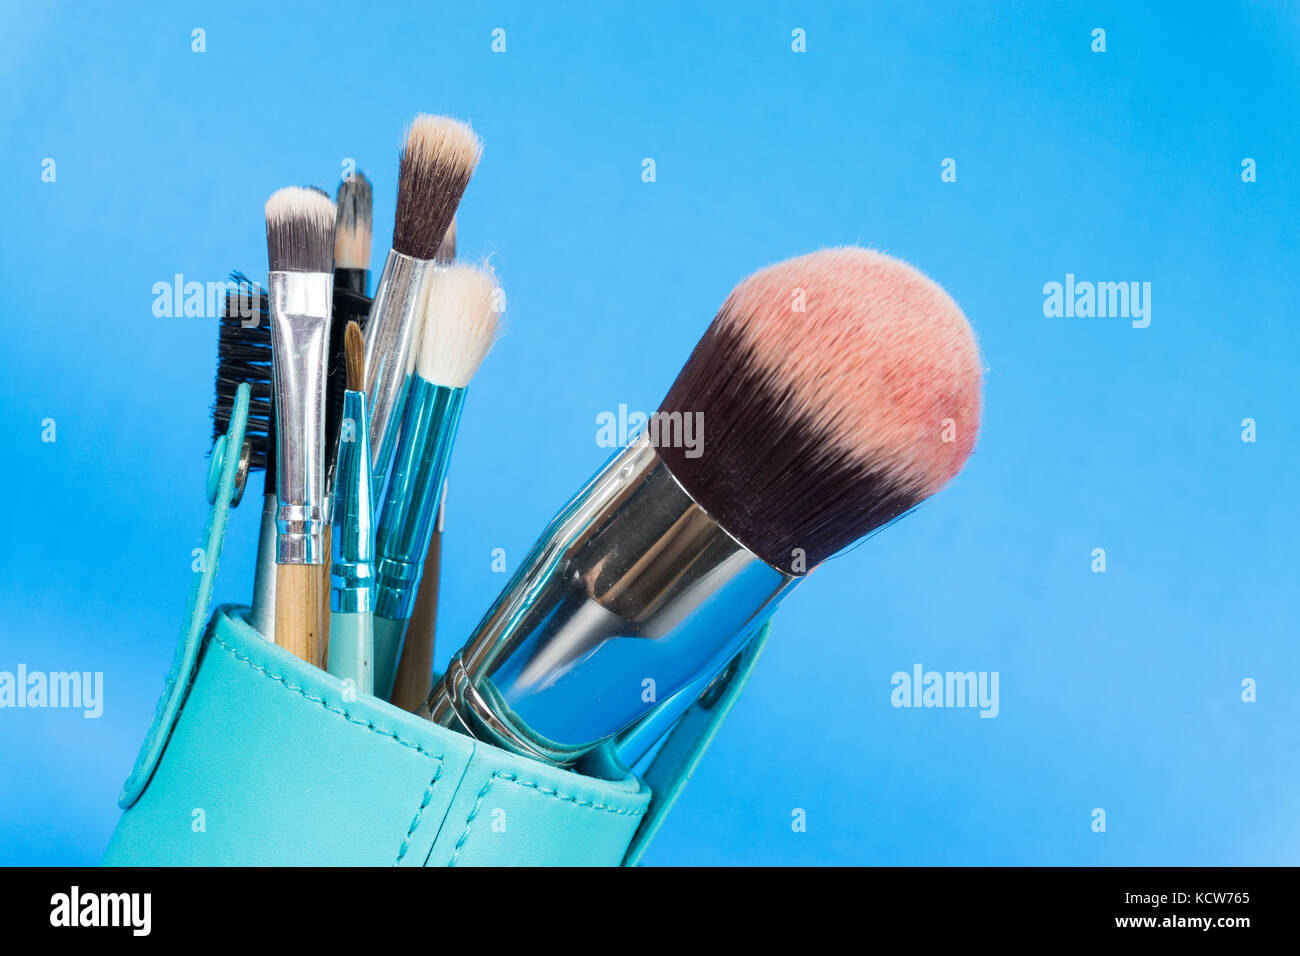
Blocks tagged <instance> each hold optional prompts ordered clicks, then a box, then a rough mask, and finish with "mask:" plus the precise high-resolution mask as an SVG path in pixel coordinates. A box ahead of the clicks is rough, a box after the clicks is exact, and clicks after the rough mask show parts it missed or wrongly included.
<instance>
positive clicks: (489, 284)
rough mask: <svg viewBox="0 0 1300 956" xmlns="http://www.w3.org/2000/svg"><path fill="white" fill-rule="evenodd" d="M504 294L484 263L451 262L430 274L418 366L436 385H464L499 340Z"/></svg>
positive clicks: (417, 357)
mask: <svg viewBox="0 0 1300 956" xmlns="http://www.w3.org/2000/svg"><path fill="white" fill-rule="evenodd" d="M500 301H501V294H500V291H499V287H498V286H497V280H496V276H495V275H493V273H492V271H491V270H490V269H488V268H487V267H485V266H474V265H467V264H458V265H450V266H447V267H445V268H442V269H436V270H435V271H434V272H433V273H431V274H430V276H429V288H428V293H427V297H426V298H425V310H424V323H423V329H422V332H421V336H420V343H419V352H418V354H417V356H416V360H415V370H416V372H417V373H418V374H419V376H420V377H421V378H423V379H425V380H426V381H429V382H432V383H433V384H434V385H445V386H448V387H449V388H464V387H465V386H466V385H468V384H469V383H470V380H471V379H473V378H474V375H475V373H477V372H478V369H479V366H480V365H481V364H482V363H483V358H484V356H486V355H487V353H488V350H489V349H490V348H491V347H492V343H493V342H494V341H495V340H496V336H497V331H498V328H499V326H500V317H501V316H500V312H499V303H500Z"/></svg>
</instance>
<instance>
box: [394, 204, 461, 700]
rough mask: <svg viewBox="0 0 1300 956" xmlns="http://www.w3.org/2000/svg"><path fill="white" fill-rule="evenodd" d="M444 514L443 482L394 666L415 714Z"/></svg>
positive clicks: (425, 678)
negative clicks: (421, 567) (409, 618)
mask: <svg viewBox="0 0 1300 956" xmlns="http://www.w3.org/2000/svg"><path fill="white" fill-rule="evenodd" d="M455 258H456V220H455V219H452V221H451V225H450V226H448V227H447V234H446V235H445V236H443V237H442V245H440V246H439V247H438V257H437V261H438V262H439V263H441V264H443V265H446V264H447V263H449V262H452V261H454V260H455ZM446 511H447V485H446V482H443V488H442V494H441V496H440V497H439V499H438V516H437V517H436V518H435V519H434V522H433V536H432V537H431V538H430V539H429V549H428V551H426V552H425V556H424V571H423V573H422V574H421V575H420V586H419V589H418V591H417V592H416V598H415V607H414V609H413V610H412V611H411V622H410V624H408V625H407V627H406V638H405V640H403V641H402V655H401V657H400V658H399V660H398V662H397V678H396V680H395V681H394V682H393V699H392V702H393V704H395V705H396V706H398V707H401V708H402V709H403V710H409V711H415V710H416V708H418V707H419V706H420V705H421V704H423V703H424V700H425V698H426V697H428V696H429V691H431V690H432V689H433V654H434V650H435V648H436V644H437V632H438V585H439V581H440V579H441V577H442V527H443V520H444V517H445V514H446Z"/></svg>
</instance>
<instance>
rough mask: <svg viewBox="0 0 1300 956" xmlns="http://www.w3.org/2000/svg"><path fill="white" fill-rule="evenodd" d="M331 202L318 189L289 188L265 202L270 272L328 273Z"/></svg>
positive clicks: (331, 248)
mask: <svg viewBox="0 0 1300 956" xmlns="http://www.w3.org/2000/svg"><path fill="white" fill-rule="evenodd" d="M334 219H335V215H334V202H333V200H331V199H330V198H329V196H327V195H326V194H325V193H324V192H322V191H321V190H319V189H313V188H304V187H301V186H289V187H287V188H285V189H281V190H278V191H277V192H275V193H274V194H273V195H272V196H271V198H270V199H268V200H267V201H266V252H267V259H268V260H269V262H270V267H271V271H272V272H330V271H332V270H333V267H334V265H333V264H334Z"/></svg>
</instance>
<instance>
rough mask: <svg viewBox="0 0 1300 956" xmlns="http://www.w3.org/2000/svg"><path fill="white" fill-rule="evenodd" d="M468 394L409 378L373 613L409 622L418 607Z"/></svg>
mask: <svg viewBox="0 0 1300 956" xmlns="http://www.w3.org/2000/svg"><path fill="white" fill-rule="evenodd" d="M465 394H466V390H465V389H463V388H449V387H448V386H445V385H434V384H433V383H431V382H429V381H427V380H425V379H423V378H421V377H420V376H419V375H413V376H411V385H410V391H409V393H408V394H407V396H406V401H405V414H404V416H403V421H402V427H401V438H400V440H399V441H398V443H397V453H396V456H395V460H394V462H393V477H392V480H391V481H389V483H388V492H387V494H386V495H385V496H384V508H383V512H382V515H381V517H380V521H379V533H378V537H377V539H376V542H375V550H376V553H377V560H376V564H375V574H376V579H377V583H378V591H377V594H376V598H375V613H376V614H378V615H379V616H380V617H386V618H388V619H389V620H392V621H401V620H406V619H407V618H409V617H410V616H411V611H412V609H413V608H414V606H415V596H416V592H417V591H418V590H419V586H420V576H421V573H422V572H423V570H424V556H425V552H426V551H428V549H429V540H430V538H432V536H433V529H434V525H435V524H436V519H437V514H438V502H439V499H440V498H441V496H442V483H443V480H444V479H445V478H446V476H447V464H448V462H449V461H450V460H451V449H452V444H453V442H454V441H455V438H456V430H457V426H458V425H459V423H460V413H461V409H462V408H464V406H465Z"/></svg>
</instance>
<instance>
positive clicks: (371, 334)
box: [365, 115, 483, 488]
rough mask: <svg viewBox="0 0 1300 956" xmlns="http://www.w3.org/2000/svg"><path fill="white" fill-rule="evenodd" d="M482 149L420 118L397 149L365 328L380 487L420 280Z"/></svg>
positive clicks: (398, 415)
mask: <svg viewBox="0 0 1300 956" xmlns="http://www.w3.org/2000/svg"><path fill="white" fill-rule="evenodd" d="M482 149H483V145H482V143H480V142H479V139H478V137H477V136H475V135H474V131H473V130H472V129H470V128H469V127H468V126H466V125H465V124H464V123H460V122H458V121H456V120H454V119H450V118H449V117H446V116H427V115H422V116H417V117H416V118H415V120H414V121H413V122H412V123H411V127H410V129H409V130H408V131H407V134H406V142H405V144H404V145H403V146H402V156H401V166H400V169H399V171H398V181H397V215H396V221H395V222H394V224H393V248H392V250H391V251H390V252H389V253H388V258H387V260H386V261H385V262H384V271H383V273H382V274H381V275H380V277H379V285H378V287H377V288H376V290H375V301H374V305H373V306H372V307H371V310H370V324H369V326H368V327H367V328H366V329H365V333H366V399H367V401H368V402H369V406H370V453H371V458H372V464H373V468H372V471H373V473H374V475H375V478H376V483H377V485H378V487H379V488H383V485H384V479H385V477H386V476H387V474H388V470H389V466H390V465H391V463H392V460H393V455H394V453H395V452H396V449H397V431H398V429H399V428H400V427H401V424H402V402H403V401H404V399H405V390H406V385H407V376H408V373H409V371H410V368H409V365H410V364H411V362H412V356H411V342H412V341H413V340H414V338H415V336H416V334H417V333H418V331H419V323H418V321H417V319H418V317H419V315H420V313H421V309H422V306H423V296H424V289H425V281H426V279H427V277H428V274H429V272H430V270H432V269H433V268H434V266H433V260H434V258H435V257H436V256H437V253H438V246H439V244H440V243H441V242H442V238H443V236H444V235H445V234H446V232H447V226H448V225H449V224H450V223H451V220H452V217H453V216H454V215H455V214H456V207H457V206H458V205H459V204H460V198H461V196H462V195H464V193H465V187H466V186H468V185H469V179H470V176H471V175H472V174H473V172H474V167H475V166H477V165H478V158H479V154H480V153H481V152H482Z"/></svg>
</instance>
